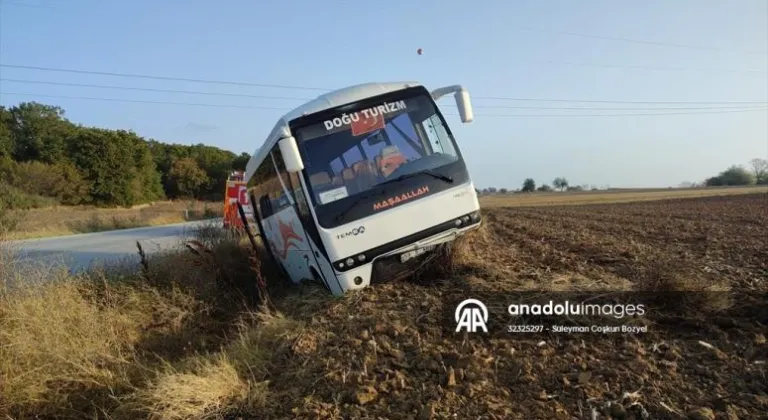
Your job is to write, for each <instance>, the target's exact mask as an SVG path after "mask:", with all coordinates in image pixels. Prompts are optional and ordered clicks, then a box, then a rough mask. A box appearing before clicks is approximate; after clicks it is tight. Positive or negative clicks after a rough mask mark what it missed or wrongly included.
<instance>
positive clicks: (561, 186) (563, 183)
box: [552, 176, 568, 191]
mask: <svg viewBox="0 0 768 420" xmlns="http://www.w3.org/2000/svg"><path fill="white" fill-rule="evenodd" d="M552 185H553V186H554V187H555V188H557V189H558V190H560V191H563V190H565V189H566V188H568V180H567V179H565V178H563V177H561V176H559V177H557V178H555V180H554V181H552Z"/></svg>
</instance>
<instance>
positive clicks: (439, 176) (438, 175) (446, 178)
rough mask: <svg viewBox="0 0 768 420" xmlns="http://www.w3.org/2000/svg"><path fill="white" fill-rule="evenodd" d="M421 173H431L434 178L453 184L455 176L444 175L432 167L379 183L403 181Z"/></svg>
mask: <svg viewBox="0 0 768 420" xmlns="http://www.w3.org/2000/svg"><path fill="white" fill-rule="evenodd" d="M421 174H426V175H429V176H431V177H433V178H437V179H439V180H442V181H445V182H447V183H449V184H453V178H451V177H450V176H446V175H443V174H441V173H438V172H435V171H433V170H431V169H424V170H421V171H416V172H413V173H410V174H405V175H400V176H398V177H397V178H392V179H390V180H387V181H384V182H382V183H381V184H379V185H386V184H391V183H393V182H398V181H402V180H404V179H407V178H413V177H415V176H417V175H421Z"/></svg>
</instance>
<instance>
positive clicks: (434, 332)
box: [235, 194, 768, 419]
mask: <svg viewBox="0 0 768 420" xmlns="http://www.w3.org/2000/svg"><path fill="white" fill-rule="evenodd" d="M484 215H485V223H484V226H483V228H482V229H480V230H479V231H478V232H476V233H475V234H473V235H471V236H470V237H468V238H466V240H463V241H462V242H461V243H460V244H457V246H456V248H455V249H454V258H453V264H454V265H453V267H446V266H445V264H440V265H439V267H437V268H439V269H441V270H438V271H437V272H435V273H424V274H422V275H420V276H419V277H418V278H416V279H411V280H408V281H402V282H397V283H391V284H384V285H376V286H372V287H371V288H369V289H368V290H366V291H365V292H363V293H359V294H354V295H351V296H349V297H348V298H344V299H340V300H327V299H307V296H304V297H301V296H297V295H294V296H289V297H287V298H284V299H278V300H277V304H278V306H279V308H280V310H281V311H282V312H283V313H284V314H285V315H286V316H288V317H291V318H295V319H298V320H301V321H304V322H306V323H307V325H308V326H309V328H308V329H307V330H305V331H304V332H303V333H302V334H301V336H300V337H299V338H298V339H297V340H294V341H292V342H291V345H286V346H284V347H283V348H282V350H280V351H278V352H277V353H276V354H274V355H273V356H272V365H273V366H274V374H273V375H270V376H271V377H270V381H271V382H270V385H269V387H270V393H271V397H270V401H269V402H268V403H267V407H266V409H260V410H259V412H258V413H240V414H242V415H246V414H247V416H248V417H252V416H253V415H254V414H258V417H259V418H345V419H351V418H371V419H373V418H376V419H379V418H390V419H399V418H411V419H429V418H459V419H470V418H471V419H475V418H489V419H490V418H493V419H512V418H515V419H517V418H519V419H553V418H561V419H573V418H578V419H582V418H585V419H591V418H601V419H606V418H623V419H631V418H635V419H641V418H648V419H663V418H697V419H714V418H718V419H719V418H723V419H726V418H727V419H737V418H738V419H750V418H754V419H756V418H765V417H764V416H765V415H766V413H768V378H767V377H766V370H767V369H766V364H765V363H766V360H768V344H766V337H765V335H766V327H765V325H766V322H768V314H767V313H766V312H768V304H767V301H766V299H765V292H766V291H768V195H766V194H750V195H734V196H729V197H707V198H694V199H675V200H664V201H649V202H642V203H623V204H599V205H584V206H558V207H552V206H550V207H518V208H505V207H495V208H492V209H487V210H485V212H484ZM446 268H449V270H446ZM522 290H538V291H542V293H545V292H552V291H572V290H578V291H601V293H605V292H607V291H617V290H651V291H664V290H677V291H680V290H710V291H723V290H737V291H742V292H749V293H750V294H751V296H753V298H755V299H757V300H756V301H753V303H756V304H755V305H753V306H752V309H750V311H751V312H748V313H747V315H744V313H741V315H740V318H738V320H737V318H735V317H734V316H735V315H733V316H732V315H729V314H735V313H736V312H728V311H733V310H737V309H738V308H735V309H734V308H731V309H728V310H726V311H725V312H720V313H719V315H718V313H715V314H714V315H713V316H712V317H711V318H709V319H704V320H702V319H689V320H686V319H684V318H683V319H681V320H680V331H679V333H673V332H675V330H674V328H675V325H672V326H667V327H666V329H656V330H654V329H653V328H651V329H650V332H649V333H647V334H645V335H638V336H626V335H624V336H619V337H607V336H606V337H599V336H594V335H590V336H584V337H583V338H578V339H573V338H565V337H564V336H562V335H561V336H556V335H551V334H550V335H546V334H544V335H536V336H525V335H518V336H514V337H509V338H504V339H490V338H482V337H476V336H472V337H469V338H467V339H466V340H461V339H456V338H449V337H447V336H446V334H445V333H444V330H443V329H442V326H443V324H442V322H443V321H442V318H443V311H444V310H453V308H445V307H443V302H445V301H446V299H449V298H465V297H471V296H474V295H478V294H489V293H495V294H498V295H502V293H506V294H511V293H514V292H519V291H522ZM755 296H756V297H755ZM681 307H682V302H681ZM729 323H730V325H729ZM235 415H237V414H235ZM611 416H612V417H611Z"/></svg>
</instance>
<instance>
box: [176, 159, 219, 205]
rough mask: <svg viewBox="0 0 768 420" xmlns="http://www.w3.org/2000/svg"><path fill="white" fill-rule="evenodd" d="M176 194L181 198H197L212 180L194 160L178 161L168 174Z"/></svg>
mask: <svg viewBox="0 0 768 420" xmlns="http://www.w3.org/2000/svg"><path fill="white" fill-rule="evenodd" d="M168 178H169V179H170V180H171V185H172V186H173V188H174V193H175V195H177V196H181V197H197V196H199V195H200V194H201V192H202V191H201V188H203V187H205V186H206V185H207V184H208V183H209V182H210V179H209V178H208V175H207V174H206V173H205V171H204V170H202V169H201V168H200V166H199V165H198V164H197V162H196V161H195V160H194V159H192V158H181V159H177V160H175V161H174V162H173V164H172V165H171V170H170V172H169V173H168Z"/></svg>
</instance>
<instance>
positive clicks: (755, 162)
mask: <svg viewBox="0 0 768 420" xmlns="http://www.w3.org/2000/svg"><path fill="white" fill-rule="evenodd" d="M739 185H741V186H748V185H768V159H761V158H755V159H752V160H750V161H749V166H748V167H747V168H745V167H744V166H742V165H731V166H730V167H728V169H726V170H724V171H722V172H720V173H719V174H717V175H715V176H713V177H710V178H707V179H706V180H704V181H702V182H698V183H697V182H683V183H681V184H680V187H681V188H696V187H719V186H739ZM599 189H600V188H598V187H597V186H595V185H587V184H583V185H570V184H569V182H568V180H567V179H566V178H565V177H561V176H559V177H557V178H555V179H554V180H553V181H552V186H550V185H548V184H542V185H539V186H537V185H536V181H535V180H534V179H533V178H526V179H525V180H524V181H523V185H522V187H521V188H519V189H517V190H514V191H512V192H534V191H542V192H547V191H587V190H591V191H598V190H599ZM602 189H608V186H605V187H603V188H602ZM477 192H478V194H497V193H498V194H506V193H508V192H510V191H509V190H507V189H506V188H496V187H488V188H483V189H482V190H477Z"/></svg>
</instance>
